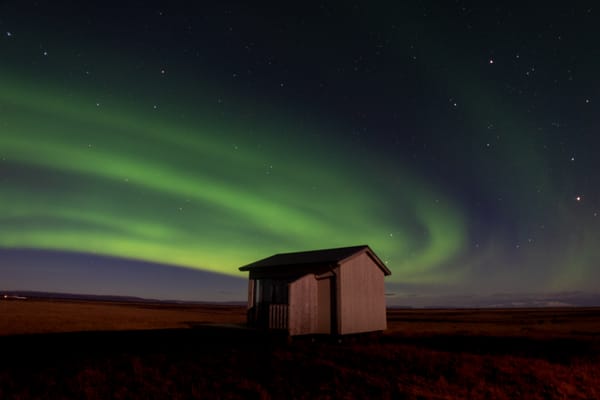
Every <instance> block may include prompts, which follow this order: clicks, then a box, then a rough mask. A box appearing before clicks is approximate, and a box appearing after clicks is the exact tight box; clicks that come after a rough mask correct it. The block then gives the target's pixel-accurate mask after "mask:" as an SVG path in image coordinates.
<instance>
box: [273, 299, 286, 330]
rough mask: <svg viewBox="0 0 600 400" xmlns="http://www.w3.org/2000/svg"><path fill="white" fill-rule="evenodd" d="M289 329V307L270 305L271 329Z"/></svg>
mask: <svg viewBox="0 0 600 400" xmlns="http://www.w3.org/2000/svg"><path fill="white" fill-rule="evenodd" d="M287 328H288V305H287V304H269V329H287Z"/></svg>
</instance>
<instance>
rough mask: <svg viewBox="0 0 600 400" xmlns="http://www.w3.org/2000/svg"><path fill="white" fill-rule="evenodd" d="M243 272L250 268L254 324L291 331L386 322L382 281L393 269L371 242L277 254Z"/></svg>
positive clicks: (345, 329) (345, 330) (333, 330)
mask: <svg viewBox="0 0 600 400" xmlns="http://www.w3.org/2000/svg"><path fill="white" fill-rule="evenodd" d="M240 271H248V272H249V273H250V277H249V278H250V279H249V282H248V324H249V325H250V326H253V327H257V328H265V329H280V330H285V331H287V333H288V334H289V335H291V336H294V335H306V334H333V335H346V334H351V333H362V332H372V331H383V330H385V328H386V326H387V321H386V305H385V289H384V282H383V280H384V277H385V276H387V275H390V274H391V272H390V270H389V269H388V268H387V267H386V266H385V264H384V263H383V262H382V261H381V260H380V259H379V257H377V255H376V254H375V253H374V252H373V250H371V248H369V246H366V245H363V246H352V247H343V248H335V249H325V250H313V251H303V252H298V253H284V254H276V255H274V256H271V257H268V258H265V259H262V260H259V261H256V262H253V263H252V264H248V265H245V266H243V267H240Z"/></svg>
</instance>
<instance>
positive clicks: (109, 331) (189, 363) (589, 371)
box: [0, 299, 600, 399]
mask: <svg viewBox="0 0 600 400" xmlns="http://www.w3.org/2000/svg"><path fill="white" fill-rule="evenodd" d="M245 312H246V310H245V307H243V306H226V305H208V304H207V305H197V304H163V303H125V302H124V303H118V302H99V301H89V302H88V301H61V300H42V299H27V300H12V301H7V300H0V345H2V348H3V349H4V350H3V351H4V352H3V361H4V362H3V363H2V364H1V365H0V398H209V399H210V398H257V399H276V398H390V399H391V398H407V399H451V398H473V399H479V398H499V399H513V398H531V399H548V398H550V399H552V398H557V399H560V398H574V399H577V398H579V399H594V398H600V308H551V309H549V308H534V309H435V310H432V309H426V310H421V309H389V310H388V329H387V330H386V331H385V332H384V333H383V334H382V335H358V336H352V337H344V338H342V339H341V341H338V340H337V339H331V338H327V337H314V338H313V337H310V338H309V337H299V338H294V339H293V340H291V341H289V340H287V339H286V338H285V336H282V335H272V334H266V333H263V332H257V331H252V330H249V329H244V321H245Z"/></svg>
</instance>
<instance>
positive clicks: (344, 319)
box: [337, 253, 387, 335]
mask: <svg viewBox="0 0 600 400" xmlns="http://www.w3.org/2000/svg"><path fill="white" fill-rule="evenodd" d="M383 280H384V275H383V271H382V270H381V268H379V267H378V266H377V264H376V263H375V262H374V261H373V260H372V259H371V257H369V255H368V254H366V253H362V254H360V255H358V256H357V257H353V258H351V259H349V260H347V261H346V262H343V263H342V265H341V266H340V268H339V269H338V282H337V283H338V293H337V301H338V332H339V333H340V334H342V335H345V334H349V333H360V332H370V331H382V330H385V328H386V327H387V320H386V311H385V295H384V293H385V288H384V283H383Z"/></svg>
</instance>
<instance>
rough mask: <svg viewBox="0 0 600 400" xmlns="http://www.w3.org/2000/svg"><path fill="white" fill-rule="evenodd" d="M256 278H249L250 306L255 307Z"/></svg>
mask: <svg viewBox="0 0 600 400" xmlns="http://www.w3.org/2000/svg"><path fill="white" fill-rule="evenodd" d="M254 282H255V281H254V279H248V308H252V307H254Z"/></svg>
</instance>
